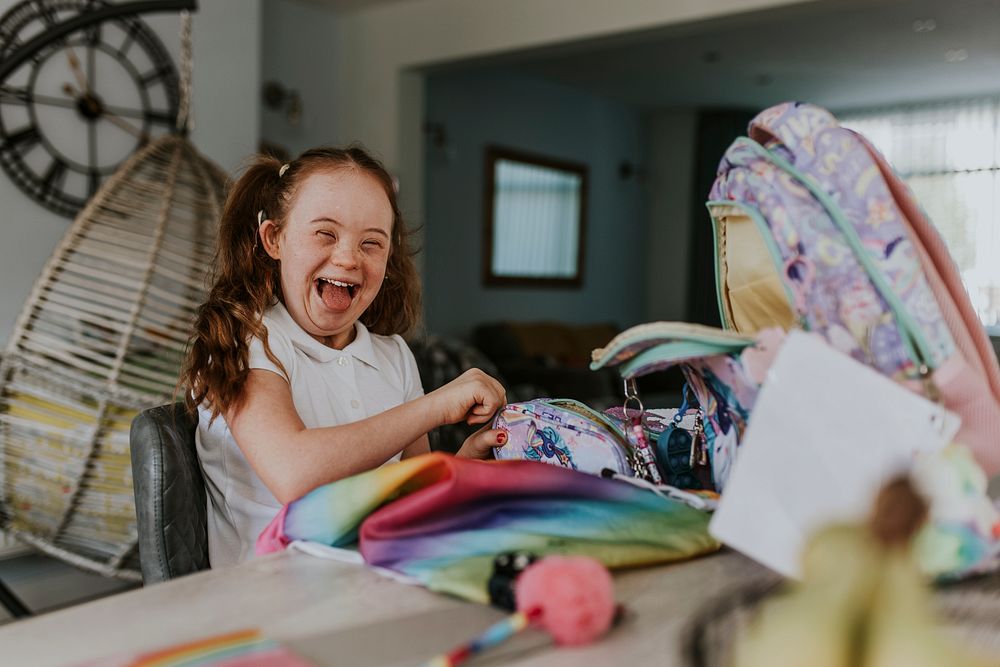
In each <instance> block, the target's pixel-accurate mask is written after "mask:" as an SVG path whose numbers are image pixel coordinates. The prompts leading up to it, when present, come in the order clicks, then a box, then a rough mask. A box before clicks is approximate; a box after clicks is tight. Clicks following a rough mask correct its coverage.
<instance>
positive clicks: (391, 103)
mask: <svg viewBox="0 0 1000 667" xmlns="http://www.w3.org/2000/svg"><path fill="white" fill-rule="evenodd" d="M812 1H816V0H711V1H708V0H619V1H617V2H608V1H607V0H502V1H500V0H407V1H406V2H396V3H391V4H386V5H378V6H375V7H372V8H370V9H368V10H365V11H360V12H357V13H354V14H350V15H345V16H344V17H342V19H341V20H339V21H338V25H337V35H338V37H337V44H338V48H339V49H340V52H341V54H342V55H341V57H339V58H338V64H339V66H340V74H339V75H338V78H337V81H336V86H337V95H336V103H337V110H336V114H335V116H334V121H333V122H335V123H336V132H337V136H338V138H339V140H341V141H350V140H354V139H357V140H361V141H362V142H364V143H365V144H366V145H368V146H370V147H371V148H373V149H374V150H376V151H377V152H379V153H381V155H382V156H383V158H384V159H385V160H386V162H387V163H388V165H389V167H390V168H393V169H395V170H396V171H397V173H398V174H399V178H400V181H401V184H402V189H401V191H400V195H401V199H402V204H403V206H404V207H405V209H406V212H407V213H409V214H410V216H411V218H412V217H415V216H416V215H417V214H418V213H419V212H420V211H422V210H423V202H422V198H421V193H422V189H423V182H422V179H423V173H422V169H423V167H422V164H421V157H422V155H423V150H422V147H421V145H420V144H421V142H422V133H421V120H422V119H421V117H420V112H421V110H422V109H423V106H424V101H423V99H422V87H421V85H420V82H419V75H418V74H415V73H414V71H415V69H417V68H420V67H423V66H426V65H430V64H439V63H445V62H454V61H459V60H465V59H469V58H475V57H483V56H488V55H491V54H500V53H504V52H511V51H517V50H521V49H530V48H540V47H544V46H551V45H556V44H560V43H570V42H574V41H580V40H586V39H597V38H601V37H608V36H613V35H619V34H623V33H627V32H630V31H638V30H650V29H653V28H657V27H662V26H667V25H671V24H676V23H681V22H685V21H697V20H704V19H709V18H712V17H716V16H722V15H725V14H732V13H739V12H744V11H754V10H761V9H767V8H772V7H778V6H782V5H790V4H798V3H801V2H812ZM415 77H417V78H416V79H415Z"/></svg>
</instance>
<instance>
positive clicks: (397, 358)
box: [358, 322, 413, 365]
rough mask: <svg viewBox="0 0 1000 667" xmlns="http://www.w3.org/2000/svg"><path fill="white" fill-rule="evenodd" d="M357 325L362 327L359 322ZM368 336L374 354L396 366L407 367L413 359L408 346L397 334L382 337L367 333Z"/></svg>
mask: <svg viewBox="0 0 1000 667" xmlns="http://www.w3.org/2000/svg"><path fill="white" fill-rule="evenodd" d="M358 324H359V325H360V326H364V325H363V324H361V323H360V322H359V323H358ZM366 330H367V329H366ZM368 336H369V337H370V338H371V342H372V348H374V349H375V351H376V353H378V354H380V355H382V356H384V357H386V358H387V359H389V360H391V361H393V362H395V363H396V364H397V365H408V362H409V360H410V359H412V358H413V352H411V351H410V346H409V345H407V344H406V341H405V340H403V337H402V336H400V335H399V334H392V335H391V336H384V335H382V334H377V333H372V332H370V331H369V332H368Z"/></svg>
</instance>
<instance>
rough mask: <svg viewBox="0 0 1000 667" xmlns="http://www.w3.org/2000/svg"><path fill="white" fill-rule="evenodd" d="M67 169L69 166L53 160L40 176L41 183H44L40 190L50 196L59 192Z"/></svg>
mask: <svg viewBox="0 0 1000 667" xmlns="http://www.w3.org/2000/svg"><path fill="white" fill-rule="evenodd" d="M68 168H69V165H67V164H66V163H65V162H63V161H62V160H59V159H58V158H57V159H55V160H53V161H52V164H50V165H49V168H48V169H47V170H46V171H45V174H44V175H43V176H42V182H43V183H44V185H43V186H42V189H43V190H44V191H45V192H47V193H50V194H51V193H54V192H57V191H58V190H60V189H61V188H62V185H63V182H64V181H65V180H66V170H67V169H68Z"/></svg>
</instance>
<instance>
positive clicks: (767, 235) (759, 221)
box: [705, 199, 809, 331]
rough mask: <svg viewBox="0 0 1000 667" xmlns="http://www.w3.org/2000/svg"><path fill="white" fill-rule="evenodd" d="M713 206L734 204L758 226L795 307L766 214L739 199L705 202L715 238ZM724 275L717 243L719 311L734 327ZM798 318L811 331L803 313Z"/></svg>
mask: <svg viewBox="0 0 1000 667" xmlns="http://www.w3.org/2000/svg"><path fill="white" fill-rule="evenodd" d="M712 206H732V207H734V208H738V209H740V210H741V211H743V212H744V213H745V214H746V215H747V216H748V217H749V218H750V219H751V220H753V223H754V224H755V225H756V226H757V231H759V232H760V235H761V238H763V239H764V246H765V247H766V248H767V252H768V254H770V255H771V262H772V263H773V264H774V268H775V270H776V271H777V272H778V280H780V281H781V286H782V287H783V288H784V290H785V296H786V297H787V299H788V303H789V305H791V306H792V310H794V309H795V293H794V292H792V288H791V287H789V286H788V281H787V280H785V262H784V259H783V258H782V257H781V249H780V248H778V244H777V242H775V240H774V234H773V233H772V232H771V227H770V226H769V225H768V224H767V221H766V220H765V219H764V216H763V215H761V214H760V211H759V210H757V209H756V208H754V207H753V206H750V205H749V204H744V203H743V202H737V201H726V200H714V199H713V200H710V201H707V202H705V207H706V208H708V214H709V217H711V218H712V228H713V229H715V230H716V231H715V234H716V236H715V238H716V239H718V238H719V236H718V234H719V232H718V228H717V227H716V225H717V223H716V222H715V216H714V215H712ZM722 291H723V290H722V277H721V275H720V271H719V244H718V243H716V244H715V295H716V299H718V301H719V313H720V314H721V315H722V323H723V327H724V328H726V329H733V328H734V327H733V326H732V324H731V323H730V322H728V321H727V320H726V315H725V308H723V306H722ZM795 315H796V319H797V320H798V322H799V327H801V328H802V329H804V330H805V331H809V323H808V322H807V321H806V318H805V317H804V316H803V315H802V313H799V312H796V313H795Z"/></svg>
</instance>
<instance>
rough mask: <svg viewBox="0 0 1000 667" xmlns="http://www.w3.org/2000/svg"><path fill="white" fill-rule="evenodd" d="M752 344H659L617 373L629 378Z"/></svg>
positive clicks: (635, 357)
mask: <svg viewBox="0 0 1000 667" xmlns="http://www.w3.org/2000/svg"><path fill="white" fill-rule="evenodd" d="M750 345H752V343H731V344H720V343H703V342H700V341H689V340H681V341H676V342H673V343H661V344H659V345H655V346H653V347H651V348H649V349H648V350H643V351H642V352H640V353H639V354H637V355H635V356H634V357H632V358H631V359H629V360H628V361H626V362H625V363H623V364H622V365H621V368H620V369H619V373H621V376H622V377H623V378H631V377H634V376H635V375H636V374H638V373H639V372H640V371H641V370H642V369H643V368H645V367H647V366H651V365H653V364H660V363H663V362H665V361H682V360H684V359H697V358H700V357H710V356H714V355H716V354H726V353H728V352H739V351H741V350H743V349H744V348H746V347H749V346H750Z"/></svg>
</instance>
